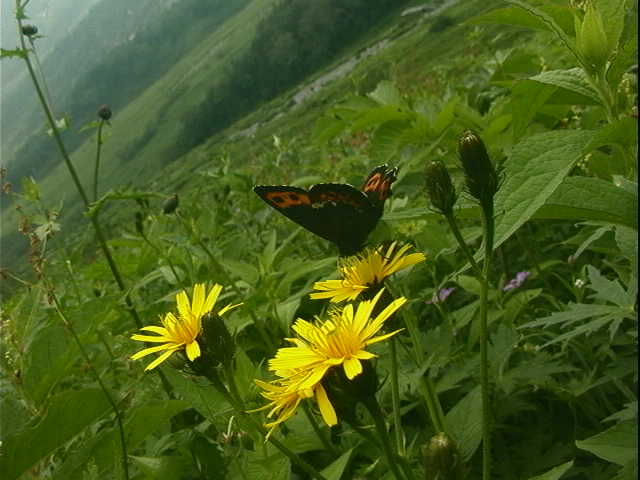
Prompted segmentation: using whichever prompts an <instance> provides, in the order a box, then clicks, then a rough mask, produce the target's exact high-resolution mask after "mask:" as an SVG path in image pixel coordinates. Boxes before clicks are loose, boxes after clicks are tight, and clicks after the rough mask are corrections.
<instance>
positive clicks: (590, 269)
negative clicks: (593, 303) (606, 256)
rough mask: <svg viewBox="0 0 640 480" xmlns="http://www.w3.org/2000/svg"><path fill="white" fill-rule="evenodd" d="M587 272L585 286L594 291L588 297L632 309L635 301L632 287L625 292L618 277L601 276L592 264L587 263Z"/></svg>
mask: <svg viewBox="0 0 640 480" xmlns="http://www.w3.org/2000/svg"><path fill="white" fill-rule="evenodd" d="M587 274H588V276H589V283H588V285H587V288H588V289H589V290H593V291H594V292H596V293H594V294H593V295H590V296H589V298H594V299H597V300H602V301H604V302H611V303H613V304H614V305H618V306H620V307H628V308H629V309H630V310H633V306H634V305H635V303H636V292H635V291H634V290H633V289H630V291H629V292H626V291H625V290H624V288H622V285H620V282H619V280H618V279H615V280H609V279H607V278H605V277H603V276H602V275H601V274H600V272H599V271H598V270H596V268H595V267H594V266H593V265H587Z"/></svg>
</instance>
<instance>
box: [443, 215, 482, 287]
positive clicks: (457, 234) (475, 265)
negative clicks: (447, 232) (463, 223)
mask: <svg viewBox="0 0 640 480" xmlns="http://www.w3.org/2000/svg"><path fill="white" fill-rule="evenodd" d="M444 218H445V219H446V221H447V224H449V228H450V229H451V233H453V236H454V237H455V239H456V241H457V242H458V245H460V248H461V249H462V252H463V253H464V255H465V257H467V261H468V262H469V264H470V265H471V268H473V271H474V273H475V274H476V275H481V270H480V267H479V266H478V263H477V262H476V260H475V258H474V257H473V253H471V250H470V249H469V247H468V246H467V242H465V241H464V238H463V237H462V233H460V229H459V228H458V222H456V219H455V217H454V216H453V215H444Z"/></svg>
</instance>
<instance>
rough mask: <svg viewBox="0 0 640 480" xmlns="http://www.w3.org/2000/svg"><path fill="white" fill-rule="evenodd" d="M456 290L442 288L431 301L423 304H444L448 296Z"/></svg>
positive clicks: (453, 288)
mask: <svg viewBox="0 0 640 480" xmlns="http://www.w3.org/2000/svg"><path fill="white" fill-rule="evenodd" d="M455 290H456V287H450V288H443V289H441V290H440V291H439V292H438V293H437V294H436V295H434V296H433V298H432V299H431V300H429V301H428V302H424V303H426V304H427V305H431V304H432V303H438V302H444V301H445V300H446V299H447V297H448V296H449V295H451V294H452V293H453V292H454V291H455Z"/></svg>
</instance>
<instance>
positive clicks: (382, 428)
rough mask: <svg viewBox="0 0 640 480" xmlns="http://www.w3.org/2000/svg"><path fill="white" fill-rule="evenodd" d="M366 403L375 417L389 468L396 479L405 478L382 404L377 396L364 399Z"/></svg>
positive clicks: (401, 479)
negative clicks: (384, 416) (394, 448)
mask: <svg viewBox="0 0 640 480" xmlns="http://www.w3.org/2000/svg"><path fill="white" fill-rule="evenodd" d="M363 403H364V405H365V407H366V408H367V410H368V411H369V413H370V414H371V417H372V418H373V422H374V425H375V427H376V432H377V433H378V437H379V439H380V446H381V447H382V453H383V454H384V456H385V458H386V459H387V463H388V464H389V468H390V469H391V473H393V476H394V477H395V478H396V480H405V477H404V476H403V475H402V473H401V472H400V468H399V467H398V462H397V461H396V455H395V453H394V451H393V449H392V448H391V441H390V440H389V434H388V432H387V426H386V424H385V422H384V418H383V415H382V410H381V409H380V405H379V404H378V401H377V400H376V399H375V397H371V398H368V399H366V400H364V402H363Z"/></svg>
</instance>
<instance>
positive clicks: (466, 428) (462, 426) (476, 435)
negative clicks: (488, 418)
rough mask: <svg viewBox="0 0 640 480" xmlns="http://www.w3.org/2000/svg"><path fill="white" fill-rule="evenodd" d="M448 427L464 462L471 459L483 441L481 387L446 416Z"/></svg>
mask: <svg viewBox="0 0 640 480" xmlns="http://www.w3.org/2000/svg"><path fill="white" fill-rule="evenodd" d="M446 420H447V425H448V426H449V430H450V432H451V435H452V436H453V438H454V440H455V441H456V445H457V447H458V453H459V454H460V458H461V460H462V461H463V462H466V461H467V460H469V459H470V458H471V456H472V455H473V453H474V452H475V451H476V450H477V449H478V445H480V440H481V439H482V402H481V396H480V387H476V388H474V389H473V390H471V391H470V392H469V393H468V394H467V395H466V396H465V397H464V398H463V399H462V400H460V401H459V402H458V403H457V404H456V406H455V407H453V408H452V409H451V410H450V411H449V413H447V415H446Z"/></svg>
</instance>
